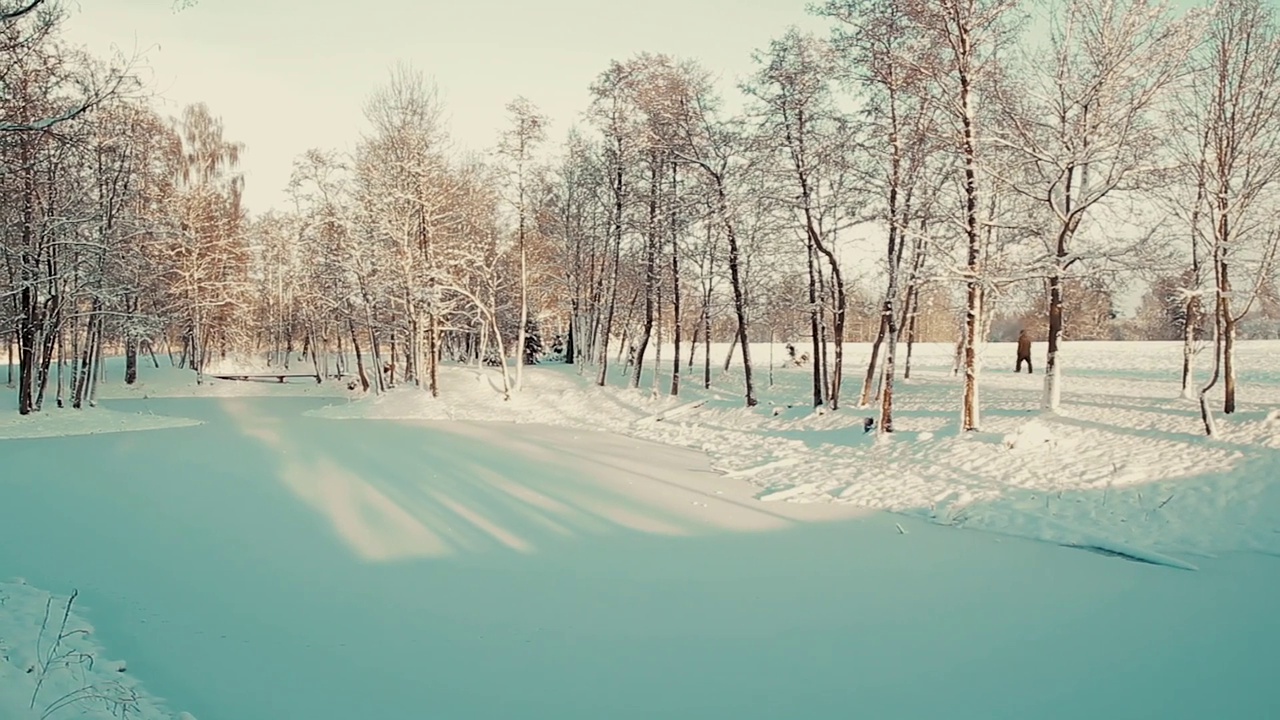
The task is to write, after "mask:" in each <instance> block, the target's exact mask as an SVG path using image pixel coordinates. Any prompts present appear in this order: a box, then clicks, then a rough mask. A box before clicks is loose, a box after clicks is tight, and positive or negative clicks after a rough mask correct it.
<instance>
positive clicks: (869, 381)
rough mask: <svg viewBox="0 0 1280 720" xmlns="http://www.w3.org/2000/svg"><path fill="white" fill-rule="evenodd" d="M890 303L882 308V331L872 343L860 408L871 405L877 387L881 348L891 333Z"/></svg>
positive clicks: (859, 399) (859, 400)
mask: <svg viewBox="0 0 1280 720" xmlns="http://www.w3.org/2000/svg"><path fill="white" fill-rule="evenodd" d="M889 312H890V311H889V303H887V302H886V303H884V304H883V305H881V306H880V329H879V330H877V331H876V339H875V340H874V341H873V342H872V343H871V357H870V358H869V359H868V360H867V374H866V376H865V377H863V379H862V394H861V395H860V396H859V397H858V407H867V406H869V405H870V404H871V391H872V389H873V388H874V387H875V385H874V383H875V379H876V366H877V365H879V364H880V346H881V345H883V344H884V338H885V335H887V334H888V332H889Z"/></svg>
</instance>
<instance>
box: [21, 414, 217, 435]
mask: <svg viewBox="0 0 1280 720" xmlns="http://www.w3.org/2000/svg"><path fill="white" fill-rule="evenodd" d="M199 424H200V421H199V420H192V419H189V418H181V417H167V416H164V415H152V414H150V413H125V412H116V411H114V410H107V409H104V408H84V409H82V410H72V409H70V408H46V409H44V410H42V411H40V412H38V413H31V414H30V415H19V414H18V413H17V411H16V410H6V411H4V412H3V413H0V440H12V439H16V438H38V437H61V436H67V435H98V434H101V433H116V432H136V431H140V430H160V429H163V428H177V427H190V426H192V425H199Z"/></svg>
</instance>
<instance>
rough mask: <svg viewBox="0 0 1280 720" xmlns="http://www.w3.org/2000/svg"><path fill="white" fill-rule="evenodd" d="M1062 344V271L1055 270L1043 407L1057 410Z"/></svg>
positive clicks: (1052, 285)
mask: <svg viewBox="0 0 1280 720" xmlns="http://www.w3.org/2000/svg"><path fill="white" fill-rule="evenodd" d="M1061 344H1062V277H1061V269H1060V268H1058V269H1055V270H1054V274H1053V275H1051V276H1050V277H1049V352H1048V354H1047V355H1045V359H1044V397H1043V398H1042V399H1041V403H1040V404H1041V407H1043V408H1044V409H1046V410H1057V409H1058V406H1059V405H1060V404H1061V402H1062V382H1061V379H1060V378H1061V372H1062V370H1061V368H1059V366H1058V348H1059V347H1060V346H1061Z"/></svg>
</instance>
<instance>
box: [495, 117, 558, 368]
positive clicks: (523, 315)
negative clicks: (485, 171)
mask: <svg viewBox="0 0 1280 720" xmlns="http://www.w3.org/2000/svg"><path fill="white" fill-rule="evenodd" d="M507 114H508V116H509V121H510V123H511V124H510V127H509V128H508V129H507V131H506V132H505V133H504V134H503V136H502V140H501V142H500V143H499V152H500V153H501V154H502V156H503V157H504V158H505V159H506V161H507V163H508V166H509V167H508V173H509V178H510V179H509V185H510V186H511V191H512V194H513V197H512V198H511V203H512V204H513V205H514V207H515V212H516V252H517V253H518V255H519V258H520V326H519V331H518V334H517V339H516V382H515V389H516V390H517V391H520V390H522V389H524V355H525V353H524V346H525V333H526V332H527V330H528V324H529V262H528V248H527V247H526V237H525V236H526V233H527V232H528V230H529V217H528V216H529V194H530V184H531V180H532V178H531V173H532V171H533V168H532V167H531V166H532V165H533V162H534V152H535V151H536V150H537V148H538V146H539V145H540V144H541V143H542V141H543V140H545V139H546V124H547V119H546V117H544V116H543V115H542V114H541V113H539V112H538V109H537V107H536V106H534V104H533V103H531V102H529V101H528V100H527V99H525V98H523V97H520V98H516V99H515V100H513V101H511V102H510V103H509V104H508V105H507Z"/></svg>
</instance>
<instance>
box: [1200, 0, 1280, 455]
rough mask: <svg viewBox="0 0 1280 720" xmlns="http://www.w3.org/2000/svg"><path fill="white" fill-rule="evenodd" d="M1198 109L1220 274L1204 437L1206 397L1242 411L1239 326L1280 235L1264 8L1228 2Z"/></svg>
mask: <svg viewBox="0 0 1280 720" xmlns="http://www.w3.org/2000/svg"><path fill="white" fill-rule="evenodd" d="M1197 61H1198V63H1199V65H1200V67H1198V68H1197V72H1196V75H1195V79H1194V81H1193V84H1194V92H1195V95H1194V97H1195V104H1196V107H1197V108H1198V113H1197V114H1198V116H1199V120H1200V127H1199V130H1201V131H1202V132H1203V135H1202V136H1201V137H1202V138H1203V142H1204V146H1205V151H1204V155H1205V158H1206V160H1205V162H1204V165H1203V173H1204V177H1203V181H1204V185H1205V190H1204V192H1203V197H1202V199H1203V201H1204V203H1205V212H1204V213H1203V214H1202V216H1203V217H1204V219H1205V220H1206V221H1207V223H1208V226H1209V227H1208V232H1207V235H1208V237H1209V238H1210V242H1209V247H1210V249H1211V257H1210V264H1211V267H1212V269H1213V281H1214V282H1213V287H1214V291H1215V292H1214V295H1215V298H1214V315H1215V318H1216V320H1215V341H1214V364H1213V373H1212V376H1211V377H1210V380H1209V382H1208V383H1207V384H1206V385H1204V386H1203V387H1202V388H1201V389H1200V413H1201V418H1202V420H1203V422H1204V427H1205V432H1206V433H1207V434H1209V435H1213V434H1215V432H1216V428H1215V424H1214V418H1213V413H1212V412H1211V411H1210V409H1209V403H1208V393H1209V391H1210V390H1212V389H1213V387H1214V386H1215V385H1217V383H1218V380H1219V378H1221V379H1222V381H1223V406H1222V410H1223V412H1224V413H1227V414H1230V413H1233V412H1235V410H1236V374H1235V339H1236V325H1237V323H1238V322H1239V320H1240V319H1241V318H1242V317H1243V316H1244V314H1245V313H1247V312H1248V310H1249V308H1250V307H1251V305H1252V304H1253V302H1254V300H1255V299H1256V298H1257V295H1258V290H1259V288H1260V287H1261V286H1262V285H1263V283H1264V282H1266V280H1267V279H1268V278H1270V277H1271V274H1272V271H1273V268H1274V262H1275V255H1276V250H1277V242H1278V241H1280V231H1277V229H1276V228H1275V224H1274V214H1275V209H1276V205H1275V203H1276V201H1277V199H1280V198H1278V196H1277V183H1278V181H1280V32H1278V30H1277V25H1276V16H1275V10H1274V8H1273V7H1272V6H1270V5H1269V4H1268V3H1265V2H1262V0H1223V2H1221V3H1219V4H1218V5H1217V6H1216V8H1215V9H1214V14H1213V16H1212V19H1211V20H1210V23H1209V31H1208V34H1207V38H1206V39H1205V43H1204V45H1203V46H1202V47H1201V49H1200V52H1199V54H1198V56H1197Z"/></svg>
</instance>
